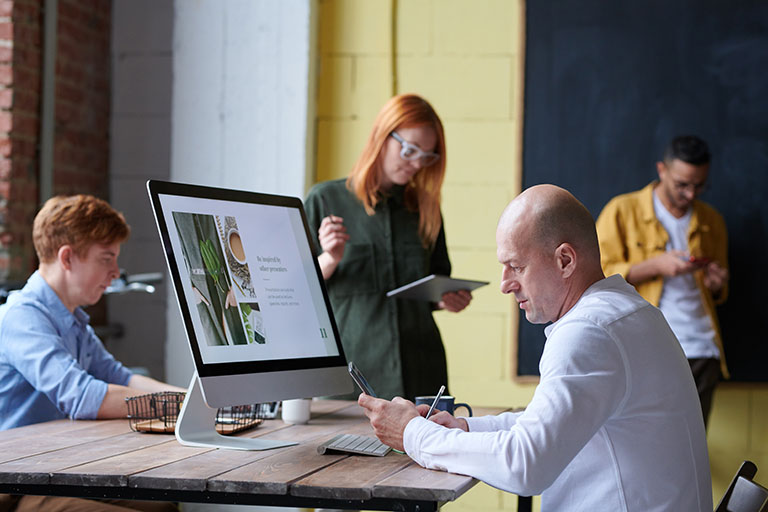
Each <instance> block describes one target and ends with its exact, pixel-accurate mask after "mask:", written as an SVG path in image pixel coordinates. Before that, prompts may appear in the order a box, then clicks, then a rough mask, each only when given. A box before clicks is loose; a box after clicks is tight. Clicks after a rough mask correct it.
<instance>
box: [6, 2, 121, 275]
mask: <svg viewBox="0 0 768 512" xmlns="http://www.w3.org/2000/svg"><path fill="white" fill-rule="evenodd" d="M43 4H44V2H43V0H0V282H2V281H22V280H24V279H26V277H27V276H28V275H29V273H30V272H32V271H33V270H34V269H35V267H36V266H37V262H36V261H35V257H34V250H33V247H32V237H31V232H30V227H31V225H32V219H33V218H34V216H35V213H36V212H37V209H38V206H39V198H38V180H39V144H40V106H41V77H42V48H43V24H44V18H43V16H44V13H43ZM110 15H111V2H106V1H100V0H90V1H85V0H60V1H59V2H58V27H57V35H58V37H57V62H56V89H55V91H56V92H55V105H56V106H55V113H54V155H53V161H54V184H53V190H54V193H56V194H70V193H90V194H94V195H97V196H100V197H107V192H108V156H109V151H108V148H109V130H108V127H109V94H110V91H109V76H110V74H109V56H110V53H109V41H110V28H111V27H110Z"/></svg>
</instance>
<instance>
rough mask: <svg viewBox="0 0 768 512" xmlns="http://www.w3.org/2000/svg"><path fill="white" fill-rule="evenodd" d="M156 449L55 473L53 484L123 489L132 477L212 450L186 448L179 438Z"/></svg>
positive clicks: (136, 451)
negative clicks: (121, 487)
mask: <svg viewBox="0 0 768 512" xmlns="http://www.w3.org/2000/svg"><path fill="white" fill-rule="evenodd" d="M163 437H164V438H165V439H166V441H165V442H163V443H158V444H154V445H152V446H147V447H142V448H137V449H133V450H130V451H126V452H123V453H120V454H117V455H112V456H109V457H106V458H101V459H97V460H92V461H90V462H87V463H84V464H79V465H77V466H72V467H68V468H65V469H62V470H59V471H52V472H51V484H61V485H94V486H102V487H120V486H126V485H128V477H129V476H130V475H132V474H134V473H139V472H141V471H146V470H148V469H152V468H155V467H158V466H161V465H164V464H168V463H169V462H174V461H177V460H180V459H185V458H188V457H191V456H193V455H197V454H199V453H203V452H205V451H208V450H210V448H195V447H191V446H183V445H182V444H180V443H179V442H178V441H176V439H175V438H170V439H169V437H168V436H163Z"/></svg>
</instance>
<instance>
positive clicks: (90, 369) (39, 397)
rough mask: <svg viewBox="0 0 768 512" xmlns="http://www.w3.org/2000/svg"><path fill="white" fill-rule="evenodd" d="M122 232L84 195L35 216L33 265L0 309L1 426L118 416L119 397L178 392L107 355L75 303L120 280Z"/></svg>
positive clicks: (120, 223) (108, 212)
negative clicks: (36, 263) (21, 285)
mask: <svg viewBox="0 0 768 512" xmlns="http://www.w3.org/2000/svg"><path fill="white" fill-rule="evenodd" d="M129 233H130V228H129V227H128V225H127V224H126V222H125V219H124V218H123V216H122V214H120V213H118V212H117V211H115V210H114V209H113V208H112V207H111V206H109V204H107V203H106V202H104V201H102V200H100V199H97V198H95V197H92V196H85V195H77V196H71V197H63V196H59V197H54V198H52V199H50V200H48V201H47V202H46V203H45V205H44V206H43V208H42V209H41V210H40V212H39V213H38V214H37V216H36V217H35V221H34V224H33V229H32V238H33V243H34V245H35V251H36V252H37V256H38V259H39V260H40V266H39V268H38V270H37V271H36V272H35V273H34V274H32V276H31V277H30V278H29V281H27V284H26V285H25V286H24V288H23V289H22V290H20V291H19V292H17V293H14V294H12V295H11V296H10V297H9V299H8V302H7V303H6V304H4V305H3V306H1V307H0V430H5V429H9V428H13V427H19V426H22V425H28V424H31V423H39V422H43V421H49V420H55V419H61V418H66V417H69V418H72V419H96V418H99V419H101V418H120V417H125V416H126V413H127V410H126V405H125V398H126V397H129V396H134V395H140V394H143V393H147V392H156V391H166V390H180V389H179V388H175V387H174V386H170V385H168V384H164V383H162V382H159V381H157V380H154V379H151V378H149V377H145V376H142V375H135V374H132V373H131V372H130V371H129V370H128V369H127V368H125V367H124V366H123V365H122V364H121V363H120V362H119V361H116V360H115V358H114V357H113V356H112V355H111V354H110V353H109V352H107V350H106V349H105V348H104V346H103V345H102V343H101V341H100V340H99V339H98V338H97V337H96V335H95V334H94V332H93V328H92V327H90V326H89V325H88V320H89V317H88V315H87V314H86V313H85V312H84V311H83V310H82V308H81V307H80V306H88V305H92V304H95V303H96V302H98V300H99V299H100V298H101V295H102V294H103V293H104V290H105V289H106V288H107V286H109V284H110V283H111V281H112V279H114V278H116V277H118V276H119V273H120V271H119V268H118V266H117V257H118V255H119V254H120V244H121V243H122V242H123V241H124V240H125V239H126V238H128V235H129Z"/></svg>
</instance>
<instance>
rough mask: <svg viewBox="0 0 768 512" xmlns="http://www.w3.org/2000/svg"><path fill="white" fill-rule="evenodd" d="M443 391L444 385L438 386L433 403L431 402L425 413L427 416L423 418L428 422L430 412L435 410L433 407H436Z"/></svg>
mask: <svg viewBox="0 0 768 512" xmlns="http://www.w3.org/2000/svg"><path fill="white" fill-rule="evenodd" d="M443 391H445V385H443V386H440V391H438V392H437V395H436V396H435V401H434V402H432V405H430V406H429V410H428V411H427V415H426V416H424V419H425V420H428V419H429V417H430V416H431V415H432V411H434V410H435V406H436V405H437V402H439V401H440V397H442V396H443Z"/></svg>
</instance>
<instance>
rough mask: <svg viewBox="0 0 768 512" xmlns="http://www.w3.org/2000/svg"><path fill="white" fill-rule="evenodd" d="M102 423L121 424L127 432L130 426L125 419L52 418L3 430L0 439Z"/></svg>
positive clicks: (87, 427) (65, 430) (81, 427)
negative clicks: (51, 419) (78, 419)
mask: <svg viewBox="0 0 768 512" xmlns="http://www.w3.org/2000/svg"><path fill="white" fill-rule="evenodd" d="M104 423H110V424H113V425H117V424H120V425H122V426H123V427H124V428H123V431H124V432H128V431H129V430H130V427H129V426H128V422H127V421H126V420H97V421H92V420H80V421H75V420H54V421H46V422H43V423H33V424H32V425H25V426H23V427H16V428H12V429H10V430H4V431H2V432H0V441H2V442H6V441H11V440H14V439H26V438H27V437H29V436H37V435H41V434H51V433H54V434H57V435H58V434H61V433H64V432H69V431H72V430H80V429H89V428H94V427H95V428H100V426H101V425H102V424H104Z"/></svg>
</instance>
